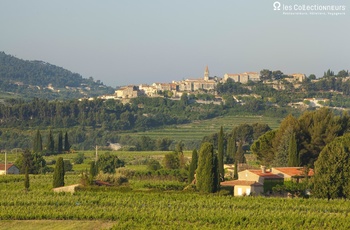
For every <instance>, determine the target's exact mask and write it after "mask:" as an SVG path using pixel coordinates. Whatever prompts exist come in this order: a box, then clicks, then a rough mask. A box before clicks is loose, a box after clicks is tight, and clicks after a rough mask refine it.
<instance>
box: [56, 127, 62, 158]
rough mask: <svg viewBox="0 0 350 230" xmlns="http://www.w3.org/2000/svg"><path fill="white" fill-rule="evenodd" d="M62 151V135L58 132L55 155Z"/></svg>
mask: <svg viewBox="0 0 350 230" xmlns="http://www.w3.org/2000/svg"><path fill="white" fill-rule="evenodd" d="M62 151H63V134H62V131H59V132H58V141H57V153H62Z"/></svg>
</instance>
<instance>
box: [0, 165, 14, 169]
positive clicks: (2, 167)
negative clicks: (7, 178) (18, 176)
mask: <svg viewBox="0 0 350 230" xmlns="http://www.w3.org/2000/svg"><path fill="white" fill-rule="evenodd" d="M13 165H14V164H7V165H6V166H7V167H6V170H8V169H9V168H11V167H12V166H13ZM0 170H5V164H0Z"/></svg>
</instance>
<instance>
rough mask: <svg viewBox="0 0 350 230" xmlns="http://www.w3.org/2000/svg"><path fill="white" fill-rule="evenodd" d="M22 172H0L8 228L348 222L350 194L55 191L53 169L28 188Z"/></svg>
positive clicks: (338, 225)
mask: <svg viewBox="0 0 350 230" xmlns="http://www.w3.org/2000/svg"><path fill="white" fill-rule="evenodd" d="M23 178H24V176H23V175H20V176H11V175H7V176H1V177H0V193H1V199H0V207H1V212H0V220H1V221H0V227H2V228H4V229H78V228H81V229H258V228H264V229H349V228H350V222H349V221H348V220H349V217H350V216H349V212H350V203H349V201H347V200H331V201H327V200H318V199H285V198H265V197H240V198H237V197H232V196H223V195H216V194H214V195H205V194H199V193H196V192H183V191H167V192H161V191H152V190H146V191H142V190H139V189H137V188H136V187H135V188H133V185H129V186H130V187H129V188H128V189H126V187H124V186H123V187H119V188H114V187H100V188H95V189H85V190H84V189H83V190H79V191H77V192H76V193H74V194H73V195H72V194H70V193H67V194H66V193H60V194H57V193H53V192H52V191H51V182H52V175H31V176H30V184H31V187H30V188H31V189H30V191H29V192H24V190H23V187H24V186H23ZM65 179H66V184H74V183H77V182H78V181H79V177H78V175H68V176H66V178H65ZM149 183H152V181H150V182H149ZM155 183H157V182H155ZM73 226H74V227H73Z"/></svg>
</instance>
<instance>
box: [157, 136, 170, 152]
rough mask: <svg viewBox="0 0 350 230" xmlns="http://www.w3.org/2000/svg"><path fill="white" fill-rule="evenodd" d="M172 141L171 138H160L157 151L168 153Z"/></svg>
mask: <svg viewBox="0 0 350 230" xmlns="http://www.w3.org/2000/svg"><path fill="white" fill-rule="evenodd" d="M171 143H172V140H170V139H169V138H158V139H157V140H156V149H157V150H159V151H168V150H169V146H170V145H171Z"/></svg>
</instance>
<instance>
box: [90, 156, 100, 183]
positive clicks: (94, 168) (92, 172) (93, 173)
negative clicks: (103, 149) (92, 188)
mask: <svg viewBox="0 0 350 230" xmlns="http://www.w3.org/2000/svg"><path fill="white" fill-rule="evenodd" d="M97 174H98V167H97V164H96V162H95V161H91V162H90V171H89V180H90V184H92V182H93V180H94V179H95V177H96V176H97Z"/></svg>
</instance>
